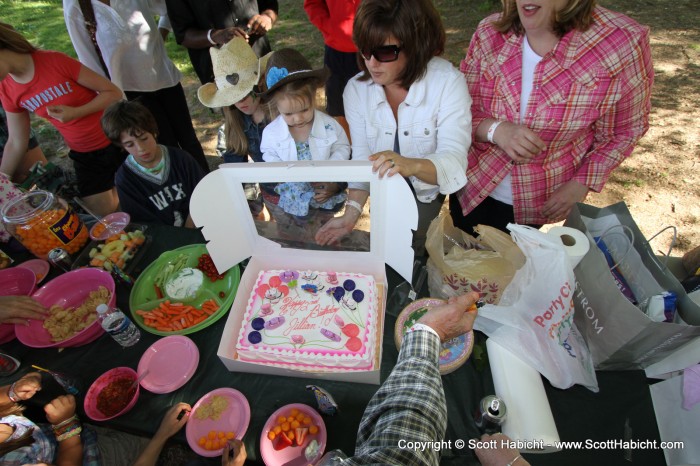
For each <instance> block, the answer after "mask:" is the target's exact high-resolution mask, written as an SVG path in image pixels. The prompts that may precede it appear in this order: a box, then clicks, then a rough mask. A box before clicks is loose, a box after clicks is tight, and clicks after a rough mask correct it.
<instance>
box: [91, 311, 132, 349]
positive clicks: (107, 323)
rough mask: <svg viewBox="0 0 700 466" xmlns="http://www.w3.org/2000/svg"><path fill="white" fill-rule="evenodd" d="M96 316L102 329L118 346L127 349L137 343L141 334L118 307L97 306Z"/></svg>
mask: <svg viewBox="0 0 700 466" xmlns="http://www.w3.org/2000/svg"><path fill="white" fill-rule="evenodd" d="M97 315H98V316H99V318H100V323H101V324H102V328H103V329H105V331H106V332H107V333H109V334H110V335H111V337H112V338H114V340H115V341H116V342H117V343H119V344H120V345H122V346H124V347H127V346H132V345H135V344H136V343H138V341H139V339H140V338H141V332H140V331H139V329H138V328H137V327H136V325H134V323H133V322H132V321H131V319H129V318H128V317H127V316H125V315H124V313H123V312H122V311H120V310H119V308H118V307H112V308H110V307H108V306H107V305H106V304H100V305H99V306H97Z"/></svg>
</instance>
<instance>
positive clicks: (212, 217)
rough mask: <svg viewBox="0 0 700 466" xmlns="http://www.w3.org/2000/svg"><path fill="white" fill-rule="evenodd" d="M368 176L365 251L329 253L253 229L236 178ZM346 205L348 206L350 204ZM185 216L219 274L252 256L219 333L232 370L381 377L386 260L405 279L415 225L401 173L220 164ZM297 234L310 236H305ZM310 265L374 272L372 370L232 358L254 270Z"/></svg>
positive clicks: (362, 164)
mask: <svg viewBox="0 0 700 466" xmlns="http://www.w3.org/2000/svg"><path fill="white" fill-rule="evenodd" d="M294 181H297V182H311V181H314V182H333V181H336V182H338V181H345V182H349V183H357V182H368V183H369V185H370V200H369V201H368V202H370V229H371V231H370V235H369V236H370V240H369V251H367V252H360V251H329V250H315V249H297V248H291V247H282V246H281V245H280V244H279V243H277V242H274V241H272V240H270V239H267V238H265V237H263V236H261V235H259V234H258V230H257V229H256V226H255V222H254V221H253V218H252V215H251V214H250V209H249V207H248V202H247V200H246V198H245V194H244V190H243V183H274V182H294ZM350 208H352V207H350ZM190 215H191V216H192V220H193V221H194V223H195V225H197V226H198V227H202V234H203V235H204V238H205V239H206V240H207V250H208V251H209V254H210V255H211V257H212V260H213V261H214V264H215V265H216V267H217V269H218V270H219V272H223V271H225V270H228V269H230V268H231V267H233V266H234V265H236V264H238V263H239V262H241V261H243V260H244V259H247V258H249V257H250V258H251V259H250V262H249V263H248V265H247V267H246V269H245V271H244V272H243V274H242V276H241V282H240V284H239V286H238V291H237V294H236V298H235V300H234V302H233V306H232V307H231V312H229V315H228V319H227V321H226V326H225V328H224V331H223V334H222V336H221V342H220V344H219V350H218V352H217V354H218V356H219V358H220V359H221V361H222V362H223V363H224V365H225V366H226V367H227V368H228V370H230V371H233V372H252V373H258V374H273V375H284V376H289V377H306V378H316V379H326V380H339V381H345V382H357V383H368V384H377V385H378V384H379V383H380V363H381V346H382V345H381V343H382V336H383V334H384V332H383V326H384V311H385V308H386V300H387V297H388V296H389V294H390V292H391V290H389V289H388V287H387V285H388V284H387V279H386V273H385V268H384V266H385V264H387V265H389V266H390V267H392V268H393V269H394V270H395V271H396V272H397V273H399V274H400V275H401V276H402V277H403V278H404V279H405V280H406V281H408V282H409V283H411V274H412V272H413V257H414V253H413V249H412V248H411V240H412V231H411V230H415V229H416V226H417V223H418V210H417V207H416V204H415V201H414V199H413V194H412V193H411V189H410V188H409V186H408V184H407V183H406V181H405V180H404V179H403V178H402V177H400V176H393V177H391V178H383V179H379V178H378V177H377V175H376V174H374V173H372V164H371V163H370V162H366V161H346V162H338V161H304V162H293V163H284V162H280V163H245V164H240V163H233V164H223V165H221V166H220V167H219V169H218V170H215V171H213V172H211V173H210V174H208V175H207V176H206V177H205V178H204V179H203V180H202V181H201V182H200V183H199V184H198V185H197V187H196V189H195V190H194V193H193V194H192V199H191V201H190ZM310 236H311V235H309V238H300V239H301V240H305V241H312V238H311V237H310ZM278 269H282V270H287V269H295V270H317V271H327V270H330V271H338V272H354V273H363V274H370V275H373V276H374V277H375V279H376V281H377V284H378V285H379V287H380V288H381V290H380V293H381V294H382V299H381V302H380V305H379V312H378V316H377V328H378V331H379V334H378V335H379V338H378V342H377V349H376V351H375V358H376V361H375V366H374V369H373V370H371V371H349V372H306V371H301V370H299V371H297V370H290V369H282V368H277V367H271V366H266V365H262V364H256V363H250V362H244V361H241V360H239V359H238V357H237V353H236V349H235V346H236V340H237V339H238V336H239V332H240V328H241V321H242V319H243V315H244V314H245V308H246V305H247V302H248V298H249V296H250V293H251V291H252V289H253V286H254V285H255V280H256V279H257V276H258V273H259V272H260V271H261V270H278Z"/></svg>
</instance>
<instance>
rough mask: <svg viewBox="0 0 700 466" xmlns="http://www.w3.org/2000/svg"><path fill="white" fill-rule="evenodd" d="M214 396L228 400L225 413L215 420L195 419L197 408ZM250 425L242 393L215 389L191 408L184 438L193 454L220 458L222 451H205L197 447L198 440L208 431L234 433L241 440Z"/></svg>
mask: <svg viewBox="0 0 700 466" xmlns="http://www.w3.org/2000/svg"><path fill="white" fill-rule="evenodd" d="M214 395H219V396H224V397H226V398H228V400H229V405H228V408H227V409H226V411H224V412H223V413H222V414H221V417H219V419H217V420H213V419H202V420H200V419H197V416H196V414H197V408H199V407H200V406H201V405H202V404H203V403H206V402H208V401H209V400H210V399H211V398H212V397H213V396H214ZM248 424H250V405H249V404H248V400H247V399H246V397H245V396H244V395H243V393H241V392H239V391H238V390H234V389H233V388H217V389H216V390H212V391H211V392H209V393H207V394H206V395H204V396H203V397H202V398H200V399H199V401H198V402H197V403H196V404H195V405H194V406H193V407H192V413H191V414H190V419H189V420H188V421H187V426H186V437H187V443H189V445H190V448H192V450H194V452H195V453H197V454H198V455H201V456H209V457H214V456H221V454H222V453H223V451H224V449H223V448H219V449H218V450H205V449H204V448H202V447H200V446H199V443H197V442H198V441H199V439H200V438H201V437H203V436H206V435H207V434H208V433H209V431H211V430H214V431H223V432H229V431H231V432H234V433H235V434H236V438H237V439H241V438H243V436H244V435H245V433H246V431H247V430H248Z"/></svg>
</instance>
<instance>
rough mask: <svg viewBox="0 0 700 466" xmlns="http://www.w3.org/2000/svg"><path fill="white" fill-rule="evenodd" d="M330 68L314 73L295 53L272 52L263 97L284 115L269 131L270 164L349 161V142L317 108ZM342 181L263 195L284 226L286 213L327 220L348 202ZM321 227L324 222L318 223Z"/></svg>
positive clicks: (266, 154)
mask: <svg viewBox="0 0 700 466" xmlns="http://www.w3.org/2000/svg"><path fill="white" fill-rule="evenodd" d="M328 74H329V72H328V69H326V68H321V69H317V70H312V69H311V65H310V64H309V62H308V60H307V59H306V58H304V57H303V56H302V55H301V53H299V52H298V51H296V50H293V49H282V50H278V51H276V52H273V53H272V56H271V57H270V59H269V60H268V62H267V69H266V72H265V83H266V85H267V89H266V91H265V92H264V93H263V94H262V96H263V98H264V99H265V100H267V101H268V104H269V106H270V108H272V109H273V110H274V111H276V112H277V113H278V114H279V116H277V118H275V119H274V120H273V121H272V122H271V123H270V124H269V125H268V126H267V128H265V131H264V132H263V137H262V143H261V146H260V148H261V150H262V152H263V160H265V161H266V162H289V161H297V160H348V159H349V158H350V142H349V140H348V137H347V135H346V134H345V130H343V128H342V126H340V124H339V123H338V122H337V121H336V120H335V119H334V118H332V117H330V116H328V115H326V114H325V113H323V112H321V111H320V110H317V109H316V90H317V89H318V88H319V87H321V86H322V85H323V83H324V82H325V81H326V79H328ZM344 190H345V186H344V184H341V183H298V182H297V183H280V184H279V185H277V186H276V187H275V191H276V192H277V194H278V196H277V197H273V196H268V195H266V194H265V193H263V199H264V201H265V205H266V207H267V208H268V210H270V212H271V214H272V216H273V217H275V219H276V220H277V221H278V223H279V222H280V219H281V218H284V217H285V215H284V214H288V215H291V216H292V218H291V219H290V220H292V221H295V222H297V223H298V222H299V221H300V220H301V221H302V222H303V223H304V224H305V225H309V223H314V222H316V221H317V220H318V221H319V222H325V221H327V220H328V219H330V218H331V217H332V216H333V214H334V213H335V212H337V211H339V210H340V209H341V208H342V207H343V205H344V204H345V199H346V195H345V192H344ZM319 225H320V223H319Z"/></svg>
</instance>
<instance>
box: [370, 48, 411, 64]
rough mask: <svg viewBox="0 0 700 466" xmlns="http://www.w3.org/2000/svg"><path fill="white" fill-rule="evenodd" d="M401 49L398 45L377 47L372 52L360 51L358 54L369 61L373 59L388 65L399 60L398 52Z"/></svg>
mask: <svg viewBox="0 0 700 466" xmlns="http://www.w3.org/2000/svg"><path fill="white" fill-rule="evenodd" d="M400 51H401V47H399V46H398V45H381V46H379V47H376V48H373V49H372V50H366V49H364V50H362V52H360V54H361V55H362V58H364V59H365V60H367V61H369V60H370V59H371V58H372V57H374V58H375V59H376V60H377V61H378V62H381V63H388V62H392V61H396V60H398V59H399V52H400Z"/></svg>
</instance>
